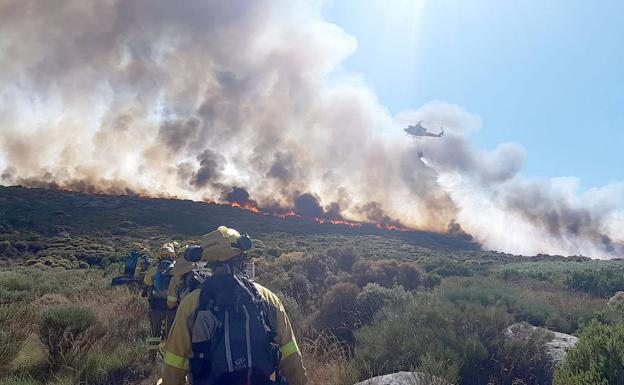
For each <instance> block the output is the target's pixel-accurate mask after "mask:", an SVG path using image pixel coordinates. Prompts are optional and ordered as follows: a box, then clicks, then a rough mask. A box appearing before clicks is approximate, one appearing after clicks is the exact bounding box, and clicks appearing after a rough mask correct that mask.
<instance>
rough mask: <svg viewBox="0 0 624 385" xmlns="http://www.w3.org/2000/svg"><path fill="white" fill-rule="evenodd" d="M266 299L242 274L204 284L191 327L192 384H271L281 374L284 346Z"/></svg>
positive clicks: (215, 276) (207, 280) (210, 280)
mask: <svg viewBox="0 0 624 385" xmlns="http://www.w3.org/2000/svg"><path fill="white" fill-rule="evenodd" d="M269 311H270V310H269V304H268V303H267V301H266V300H264V298H262V296H260V293H258V290H257V289H256V288H255V286H254V285H253V282H252V281H251V280H250V279H249V278H248V277H246V276H244V275H242V274H235V275H232V274H218V275H214V276H211V277H208V278H206V280H205V281H204V282H203V283H202V287H201V294H200V297H199V305H198V308H197V311H196V312H195V314H194V316H195V318H194V322H193V323H192V325H191V326H192V327H191V342H192V354H191V358H190V360H189V361H190V362H189V364H190V368H189V369H190V374H191V378H192V383H193V385H268V384H272V383H273V382H272V381H271V379H270V378H271V375H272V374H275V376H274V378H279V373H278V368H279V362H280V358H281V356H280V351H279V346H278V345H277V343H276V342H275V340H276V335H277V334H276V332H275V328H274V326H273V325H272V322H271V319H270V316H269Z"/></svg>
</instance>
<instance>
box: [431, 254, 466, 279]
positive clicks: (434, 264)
mask: <svg viewBox="0 0 624 385" xmlns="http://www.w3.org/2000/svg"><path fill="white" fill-rule="evenodd" d="M424 268H425V271H426V272H428V273H436V274H438V275H440V276H441V277H450V276H460V277H468V276H471V275H472V274H473V272H472V270H470V268H469V267H468V266H466V264H465V263H463V262H459V261H455V260H453V259H450V258H437V259H430V260H428V261H426V262H425V263H424Z"/></svg>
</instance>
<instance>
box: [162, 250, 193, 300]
mask: <svg viewBox="0 0 624 385" xmlns="http://www.w3.org/2000/svg"><path fill="white" fill-rule="evenodd" d="M184 251H186V247H183V248H181V249H180V250H179V251H178V253H177V254H178V258H177V259H176V263H175V265H174V266H173V270H172V271H171V275H172V278H171V282H169V287H168V289H167V307H168V308H169V309H171V310H173V309H175V308H176V307H177V306H178V304H179V303H180V301H181V300H182V298H183V295H182V291H183V290H184V288H183V286H184V285H183V284H184V278H185V276H186V275H187V274H189V273H191V272H192V271H193V262H189V261H187V260H186V259H185V258H184ZM184 294H186V293H184Z"/></svg>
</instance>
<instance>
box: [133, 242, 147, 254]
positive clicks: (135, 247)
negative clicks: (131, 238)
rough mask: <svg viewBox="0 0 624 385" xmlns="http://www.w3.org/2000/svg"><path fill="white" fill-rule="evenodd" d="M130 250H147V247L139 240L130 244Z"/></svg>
mask: <svg viewBox="0 0 624 385" xmlns="http://www.w3.org/2000/svg"><path fill="white" fill-rule="evenodd" d="M130 250H134V251H139V252H145V251H146V249H145V247H144V246H143V245H142V244H141V243H139V242H134V243H132V244H131V245H130Z"/></svg>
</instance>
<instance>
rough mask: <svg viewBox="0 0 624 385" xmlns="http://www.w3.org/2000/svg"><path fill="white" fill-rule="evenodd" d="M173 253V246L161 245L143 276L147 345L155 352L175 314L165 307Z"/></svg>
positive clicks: (173, 257)
mask: <svg viewBox="0 0 624 385" xmlns="http://www.w3.org/2000/svg"><path fill="white" fill-rule="evenodd" d="M174 259H175V251H174V248H173V245H171V244H169V243H165V244H163V245H162V246H161V247H160V249H159V250H158V252H157V253H156V261H155V264H154V265H153V266H152V267H150V269H149V270H148V271H147V273H146V274H145V278H144V281H143V282H144V289H143V290H144V291H143V294H144V296H146V297H147V298H148V301H149V307H150V314H149V319H150V327H151V337H149V338H148V339H147V343H148V345H149V346H150V349H151V350H157V349H158V346H159V344H160V341H161V340H164V339H165V338H166V337H167V333H168V331H169V328H170V327H171V324H172V322H173V317H174V315H175V312H174V311H172V310H171V309H169V308H168V307H167V290H168V288H169V283H170V282H171V278H172V271H173V266H174Z"/></svg>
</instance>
